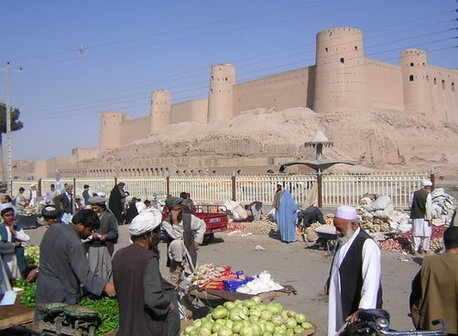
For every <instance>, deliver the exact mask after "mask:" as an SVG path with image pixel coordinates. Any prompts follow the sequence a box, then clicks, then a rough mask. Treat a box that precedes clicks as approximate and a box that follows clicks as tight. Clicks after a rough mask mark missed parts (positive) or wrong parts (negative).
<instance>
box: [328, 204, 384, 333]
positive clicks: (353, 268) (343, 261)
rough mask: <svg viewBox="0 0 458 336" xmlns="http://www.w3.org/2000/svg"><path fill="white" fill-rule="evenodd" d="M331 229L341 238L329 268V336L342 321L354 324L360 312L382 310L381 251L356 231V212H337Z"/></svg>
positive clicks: (340, 209) (344, 208)
mask: <svg viewBox="0 0 458 336" xmlns="http://www.w3.org/2000/svg"><path fill="white" fill-rule="evenodd" d="M334 226H335V228H336V232H337V235H338V236H339V237H340V239H339V242H338V244H337V247H336V253H335V255H334V259H333V261H332V265H331V271H330V275H329V279H328V281H327V286H326V287H327V291H328V294H329V315H328V336H334V335H336V334H337V332H338V331H339V330H340V329H341V328H342V327H343V326H344V323H345V321H355V320H356V319H357V317H358V316H357V315H358V313H359V312H360V311H362V310H366V309H375V308H381V305H382V289H381V283H380V277H381V275H380V273H381V265H380V249H379V247H378V246H377V244H376V243H375V242H374V241H373V240H372V239H371V237H370V236H369V235H368V234H367V233H366V232H365V231H363V230H362V229H361V228H360V227H359V218H358V215H357V212H356V209H355V208H353V207H350V206H345V205H343V206H340V207H338V208H337V211H336V214H335V217H334Z"/></svg>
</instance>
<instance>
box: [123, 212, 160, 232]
mask: <svg viewBox="0 0 458 336" xmlns="http://www.w3.org/2000/svg"><path fill="white" fill-rule="evenodd" d="M161 221H162V214H161V212H160V211H159V210H157V209H153V210H152V211H145V212H141V213H140V214H139V215H138V216H136V217H135V218H134V219H133V220H132V223H130V224H129V229H128V230H129V234H130V235H132V236H140V235H142V234H144V233H146V232H150V231H153V230H154V229H155V228H157V227H158V226H159V225H161Z"/></svg>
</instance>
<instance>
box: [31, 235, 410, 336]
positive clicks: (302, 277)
mask: <svg viewBox="0 0 458 336" xmlns="http://www.w3.org/2000/svg"><path fill="white" fill-rule="evenodd" d="M43 232H44V229H43V228H39V229H36V230H32V231H28V233H29V234H30V235H31V236H32V240H33V241H34V243H35V244H36V243H39V241H40V239H41V237H42V235H43ZM217 238H221V240H223V241H220V242H216V243H213V244H210V245H207V246H202V247H201V248H200V250H199V259H198V263H199V264H205V263H214V264H228V265H232V266H233V267H234V269H237V270H243V271H244V272H245V273H247V274H257V273H259V272H262V271H264V270H267V271H269V272H270V273H271V274H272V276H273V277H274V279H275V280H276V281H277V282H280V283H282V284H289V285H292V286H294V287H295V288H296V289H297V291H298V294H297V295H296V296H283V297H281V298H279V299H278V301H279V302H281V303H282V304H284V305H285V306H287V307H288V308H290V309H293V310H296V311H301V312H304V313H305V314H307V315H308V316H310V318H311V320H312V321H313V322H314V323H316V324H317V325H318V327H319V329H318V332H317V335H325V334H326V326H327V298H326V297H325V296H324V295H323V285H324V282H325V280H326V277H327V276H328V272H329V263H330V261H331V260H330V257H328V256H326V255H325V252H323V251H311V250H305V249H304V243H293V244H283V243H281V242H279V241H277V240H274V239H272V238H269V237H267V236H249V237H242V236H241V235H240V234H233V235H229V234H227V233H220V234H217ZM127 244H129V239H128V234H127V227H126V226H121V227H120V239H119V243H118V246H117V248H121V247H124V246H126V245H127ZM256 245H260V246H262V247H263V248H265V250H264V251H256V250H255V247H256ZM160 250H161V256H162V262H161V264H162V265H161V267H162V269H163V270H162V274H163V275H164V276H167V275H168V272H167V269H166V267H165V260H166V258H165V245H164V244H161V246H160ZM401 259H405V257H404V256H402V255H399V254H391V253H386V252H384V253H383V257H382V264H383V270H382V271H383V278H382V284H383V300H384V307H385V308H386V309H387V310H388V311H389V312H390V314H391V322H392V326H393V327H394V328H396V329H409V328H411V327H412V324H411V321H410V318H409V317H408V316H407V314H408V312H409V307H408V302H409V293H410V282H411V279H412V278H413V277H414V275H415V273H416V272H417V270H418V266H417V265H416V264H414V263H413V262H411V261H402V260H401Z"/></svg>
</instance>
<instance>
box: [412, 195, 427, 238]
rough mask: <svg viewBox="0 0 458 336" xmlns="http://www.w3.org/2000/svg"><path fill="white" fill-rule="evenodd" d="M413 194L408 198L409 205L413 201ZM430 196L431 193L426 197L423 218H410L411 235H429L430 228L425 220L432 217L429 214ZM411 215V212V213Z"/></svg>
mask: <svg viewBox="0 0 458 336" xmlns="http://www.w3.org/2000/svg"><path fill="white" fill-rule="evenodd" d="M414 195H415V194H412V196H411V198H410V207H411V208H412V207H413V205H414V203H415V201H416V200H415V196H414ZM431 208H432V198H431V193H429V194H428V196H427V197H426V202H425V215H424V218H412V224H413V225H412V236H414V237H431V233H432V229H431V226H430V225H429V224H428V222H427V221H429V220H431V219H432V215H431ZM411 217H412V214H411Z"/></svg>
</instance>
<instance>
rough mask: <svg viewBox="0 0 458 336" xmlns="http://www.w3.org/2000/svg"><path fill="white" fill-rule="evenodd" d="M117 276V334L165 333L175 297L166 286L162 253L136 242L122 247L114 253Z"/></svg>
mask: <svg viewBox="0 0 458 336" xmlns="http://www.w3.org/2000/svg"><path fill="white" fill-rule="evenodd" d="M113 278H114V284H115V287H116V292H117V295H118V302H119V331H118V334H117V335H118V336H156V335H157V336H159V335H163V331H164V330H166V329H168V328H166V327H165V326H164V322H165V321H166V320H167V316H168V314H169V306H170V302H171V301H170V298H169V297H168V296H167V295H166V294H165V292H164V291H163V289H162V277H161V274H160V271H159V258H158V255H157V254H155V253H154V252H153V251H150V250H147V249H145V248H143V247H141V246H138V245H136V244H132V245H130V246H128V247H125V248H123V249H121V250H119V251H118V252H116V253H115V255H114V257H113Z"/></svg>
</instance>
